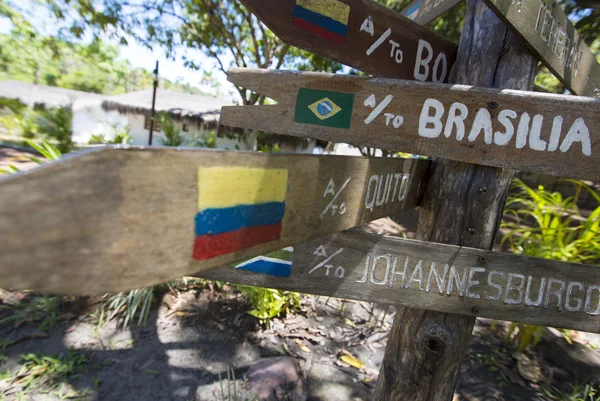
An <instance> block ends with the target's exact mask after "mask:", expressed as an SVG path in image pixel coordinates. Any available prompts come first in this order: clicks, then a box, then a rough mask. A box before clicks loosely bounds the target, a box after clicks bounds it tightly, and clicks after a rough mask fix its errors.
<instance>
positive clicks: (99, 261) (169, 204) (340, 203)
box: [0, 148, 428, 294]
mask: <svg viewBox="0 0 600 401" xmlns="http://www.w3.org/2000/svg"><path fill="white" fill-rule="evenodd" d="M427 167H428V162H427V161H423V160H421V161H417V160H410V159H407V160H405V159H382V158H379V159H368V158H354V157H339V156H336V157H334V156H326V157H322V156H312V155H310V156H309V155H297V154H262V153H244V152H228V151H206V150H204V151H202V150H191V149H189V150H175V149H161V148H151V149H143V150H142V149H141V148H131V149H117V148H104V149H100V150H93V151H88V152H84V153H81V154H77V155H75V156H73V157H67V158H65V159H64V160H61V161H60V162H56V163H51V164H49V165H46V166H43V167H41V168H39V169H36V170H33V171H30V172H27V174H21V175H17V176H12V177H9V178H3V179H1V180H0V238H2V240H1V241H0V288H15V289H23V288H27V289H33V290H37V291H49V292H61V293H77V294H90V293H104V292H119V291H124V290H129V289H132V288H138V287H143V286H147V285H153V284H157V283H162V282H165V281H168V280H170V279H173V278H176V277H181V276H185V275H189V274H191V273H195V272H198V271H201V270H204V269H209V268H213V267H216V266H223V265H226V264H229V263H231V262H235V261H239V260H242V259H244V258H248V257H252V256H256V255H260V254H262V253H264V252H271V251H274V250H277V249H280V248H282V247H285V246H289V245H292V244H297V243H301V242H305V241H307V240H309V239H312V238H316V237H319V236H322V235H326V234H330V233H333V232H338V231H341V230H344V229H346V228H349V227H354V226H357V225H360V224H363V223H365V222H367V221H370V220H374V219H377V218H380V217H384V216H388V215H390V214H394V213H396V212H399V211H401V210H404V209H407V208H413V207H415V206H417V204H418V199H419V193H418V192H419V188H420V184H421V182H422V180H423V176H424V173H425V171H426V169H427Z"/></svg>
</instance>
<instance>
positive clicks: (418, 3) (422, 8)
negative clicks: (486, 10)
mask: <svg viewBox="0 0 600 401" xmlns="http://www.w3.org/2000/svg"><path fill="white" fill-rule="evenodd" d="M462 1H463V0H413V1H411V2H410V3H409V4H408V5H407V6H406V7H404V9H403V10H402V11H401V12H400V14H402V15H403V16H405V17H406V18H408V19H411V20H413V21H415V22H416V23H417V24H421V25H425V24H427V23H429V22H431V21H433V20H434V19H436V18H437V17H439V16H440V15H442V14H443V13H445V12H446V11H448V10H450V9H451V8H452V7H454V6H456V5H457V4H458V3H461V2H462Z"/></svg>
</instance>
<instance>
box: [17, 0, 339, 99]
mask: <svg viewBox="0 0 600 401" xmlns="http://www.w3.org/2000/svg"><path fill="white" fill-rule="evenodd" d="M15 2H16V0H11V1H9V2H8V3H9V4H11V5H12V6H13V7H16V5H15ZM42 3H43V4H45V5H46V6H47V7H48V9H49V10H50V11H51V12H52V13H53V15H55V16H56V18H57V22H58V23H59V24H60V26H61V30H60V33H61V35H63V37H70V38H73V37H74V38H82V37H83V35H84V34H86V33H91V34H92V35H93V36H95V37H100V36H108V37H110V38H112V39H117V40H119V41H120V43H122V44H126V43H127V40H128V38H131V37H133V38H135V39H136V40H137V41H138V42H140V43H142V44H144V45H146V46H148V47H149V48H153V47H155V46H161V47H163V48H164V49H165V51H166V52H167V55H170V56H173V55H174V54H175V52H176V51H177V50H184V51H182V52H180V53H181V54H182V58H183V60H184V62H185V65H186V66H187V67H190V68H193V69H200V68H201V67H202V66H201V65H200V64H199V62H198V60H197V59H196V58H195V57H194V56H193V55H189V54H193V53H189V52H186V51H185V49H195V50H200V51H202V52H203V53H204V54H206V55H207V56H208V57H211V58H212V59H213V60H214V61H215V63H216V65H217V66H218V68H219V69H220V70H221V71H223V72H225V71H227V70H228V69H229V68H230V67H233V66H237V67H252V66H253V67H260V68H275V69H277V68H281V67H288V68H295V69H301V70H303V69H317V70H321V71H331V72H335V71H339V70H340V69H341V68H342V66H341V65H340V64H338V63H334V62H332V61H330V60H327V59H325V58H322V57H318V56H315V55H312V54H310V53H307V52H303V51H300V50H298V49H295V48H292V47H290V46H289V45H287V44H285V43H283V42H282V41H281V40H280V39H279V38H277V37H276V36H275V35H273V33H272V32H271V31H270V30H268V29H267V28H266V27H265V26H264V25H263V24H262V23H260V22H259V21H258V20H257V19H256V17H255V16H254V15H253V14H251V13H250V12H249V11H248V10H247V9H246V8H245V7H244V6H243V5H242V4H241V3H240V2H239V1H236V0H150V1H148V0H111V1H105V2H101V3H100V2H95V1H93V0H43V1H42ZM236 89H237V91H238V93H239V95H240V98H241V100H242V103H243V104H255V103H262V102H264V101H265V99H264V97H261V96H259V95H258V94H256V93H253V92H251V91H247V90H245V89H243V88H240V87H237V88H236Z"/></svg>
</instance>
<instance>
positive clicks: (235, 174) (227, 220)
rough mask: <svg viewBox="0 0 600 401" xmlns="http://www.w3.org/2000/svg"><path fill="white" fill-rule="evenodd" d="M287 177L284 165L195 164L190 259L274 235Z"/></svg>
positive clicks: (282, 208) (278, 228)
mask: <svg viewBox="0 0 600 401" xmlns="http://www.w3.org/2000/svg"><path fill="white" fill-rule="evenodd" d="M287 177H288V174H287V170H286V169H263V168H245V167H209V168H204V167H201V168H199V169H198V214H197V215H196V221H195V222H196V240H195V242H194V259H196V260H204V259H210V258H214V257H216V256H220V255H225V254H228V253H231V252H235V251H237V250H240V249H244V248H250V247H252V246H255V245H258V244H261V243H264V242H270V241H274V240H276V239H279V236H280V234H281V222H282V220H283V215H284V214H285V194H286V192H287Z"/></svg>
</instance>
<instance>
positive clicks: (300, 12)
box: [294, 6, 348, 36]
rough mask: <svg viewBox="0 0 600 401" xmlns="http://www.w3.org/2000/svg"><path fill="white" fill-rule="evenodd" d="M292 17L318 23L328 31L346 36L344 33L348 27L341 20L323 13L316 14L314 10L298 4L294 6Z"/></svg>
mask: <svg viewBox="0 0 600 401" xmlns="http://www.w3.org/2000/svg"><path fill="white" fill-rule="evenodd" d="M294 17H297V18H300V19H303V20H305V21H308V22H310V23H312V24H315V25H318V26H320V27H321V28H324V29H327V30H328V31H330V32H334V33H336V34H338V35H341V36H346V33H347V32H348V27H347V26H346V25H344V24H342V23H341V22H339V21H336V20H333V19H331V18H329V17H326V16H324V15H323V14H318V13H316V12H314V11H310V10H307V9H306V8H303V7H300V6H296V7H295V8H294Z"/></svg>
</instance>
